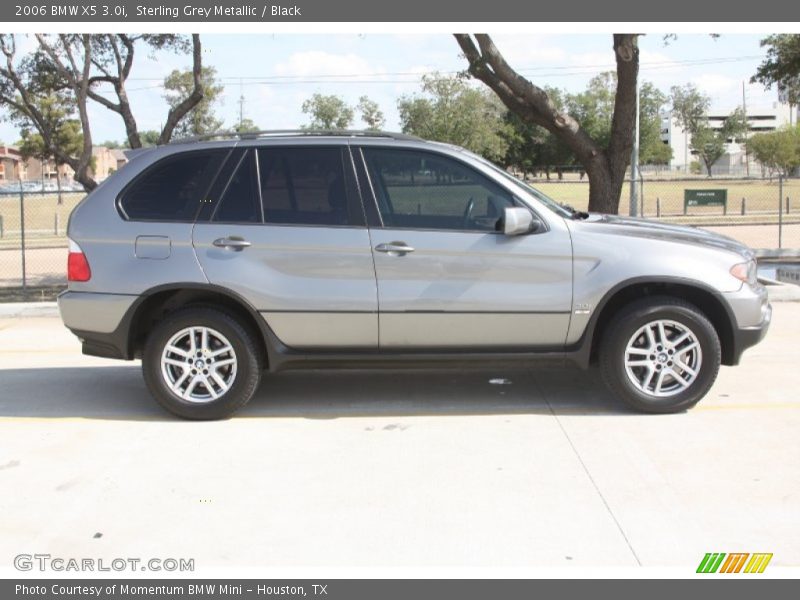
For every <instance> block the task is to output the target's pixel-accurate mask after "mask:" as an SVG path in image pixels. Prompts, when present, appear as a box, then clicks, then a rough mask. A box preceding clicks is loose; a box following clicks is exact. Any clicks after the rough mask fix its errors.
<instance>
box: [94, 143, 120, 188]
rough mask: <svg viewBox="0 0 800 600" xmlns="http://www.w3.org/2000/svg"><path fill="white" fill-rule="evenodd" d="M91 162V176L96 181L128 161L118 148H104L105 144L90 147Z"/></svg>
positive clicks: (101, 179)
mask: <svg viewBox="0 0 800 600" xmlns="http://www.w3.org/2000/svg"><path fill="white" fill-rule="evenodd" d="M92 158H93V159H94V160H93V164H92V168H91V173H92V177H93V178H94V179H95V180H96V181H103V179H105V178H106V177H108V176H109V175H111V174H112V173H114V171H117V170H119V169H120V168H121V167H122V165H124V164H125V163H126V162H128V159H127V158H125V153H124V152H123V151H122V150H119V149H118V148H106V147H105V146H95V147H94V148H92Z"/></svg>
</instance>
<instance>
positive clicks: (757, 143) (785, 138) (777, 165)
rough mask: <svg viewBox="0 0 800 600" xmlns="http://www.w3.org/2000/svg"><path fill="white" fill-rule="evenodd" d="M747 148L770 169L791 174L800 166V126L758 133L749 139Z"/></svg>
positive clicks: (783, 173) (782, 173) (784, 174)
mask: <svg viewBox="0 0 800 600" xmlns="http://www.w3.org/2000/svg"><path fill="white" fill-rule="evenodd" d="M747 149H748V151H749V152H750V153H751V154H752V155H753V156H754V157H755V159H756V160H757V161H758V162H760V163H761V164H762V165H764V166H765V167H767V168H768V169H769V170H770V171H777V172H778V173H780V174H781V175H783V176H784V177H785V176H787V175H790V174H791V173H792V171H794V169H796V168H797V167H800V126H795V127H784V128H782V129H778V130H777V131H770V132H769V133H757V134H756V135H754V136H753V137H751V138H750V139H749V140H748V142H747Z"/></svg>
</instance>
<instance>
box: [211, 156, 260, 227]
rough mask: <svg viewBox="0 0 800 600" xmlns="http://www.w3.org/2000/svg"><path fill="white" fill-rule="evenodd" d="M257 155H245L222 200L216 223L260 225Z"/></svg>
mask: <svg viewBox="0 0 800 600" xmlns="http://www.w3.org/2000/svg"><path fill="white" fill-rule="evenodd" d="M256 185H257V181H256V168H255V155H254V154H253V152H248V153H247V154H245V155H244V156H243V157H242V159H241V162H240V163H239V167H238V168H237V169H236V171H235V172H234V174H233V177H231V180H230V182H229V183H228V187H227V188H226V189H225V191H224V192H223V194H222V197H221V198H220V204H219V208H218V209H217V212H216V213H214V219H213V220H214V221H218V222H223V223H260V222H261V206H260V205H259V202H258V188H256Z"/></svg>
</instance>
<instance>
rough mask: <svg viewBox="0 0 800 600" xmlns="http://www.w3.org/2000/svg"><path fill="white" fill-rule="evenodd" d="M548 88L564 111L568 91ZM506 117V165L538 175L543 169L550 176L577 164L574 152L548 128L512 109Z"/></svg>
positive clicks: (504, 133) (550, 94)
mask: <svg viewBox="0 0 800 600" xmlns="http://www.w3.org/2000/svg"><path fill="white" fill-rule="evenodd" d="M545 91H546V92H547V95H548V97H549V98H550V99H551V101H552V102H553V104H554V105H555V106H556V107H557V108H558V109H559V110H563V109H564V103H565V96H566V95H565V94H564V92H562V91H561V90H559V89H557V88H545ZM504 118H505V122H506V125H507V127H506V129H505V130H504V132H503V136H504V137H505V139H506V143H507V144H508V150H507V152H506V155H505V157H504V159H503V161H502V162H503V164H504V165H505V166H506V167H511V168H514V169H516V170H518V171H521V172H522V173H524V174H528V173H534V174H535V173H537V172H538V171H540V170H542V171H544V172H545V173H546V174H547V178H548V179H549V178H550V172H551V171H552V170H553V169H554V168H556V169H558V168H560V167H562V166H569V165H573V164H575V157H574V155H573V154H572V151H571V150H570V149H569V148H568V147H567V146H566V145H565V144H564V143H563V142H562V141H561V140H560V139H559V138H558V137H556V136H555V135H553V134H552V133H550V132H549V131H547V130H546V129H545V128H544V127H539V126H538V125H533V124H531V123H528V122H526V121H523V120H522V118H521V117H519V116H518V115H517V114H515V113H513V112H511V111H507V112H506V114H505V117H504ZM559 174H560V172H559Z"/></svg>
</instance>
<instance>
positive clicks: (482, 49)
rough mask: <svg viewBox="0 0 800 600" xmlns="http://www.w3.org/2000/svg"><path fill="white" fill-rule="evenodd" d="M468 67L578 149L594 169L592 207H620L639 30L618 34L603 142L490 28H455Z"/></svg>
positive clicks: (524, 114) (510, 104)
mask: <svg viewBox="0 0 800 600" xmlns="http://www.w3.org/2000/svg"><path fill="white" fill-rule="evenodd" d="M455 37H456V40H457V41H458V44H459V46H460V47H461V49H462V51H463V52H464V55H465V57H466V59H467V61H468V63H469V72H470V73H471V74H472V75H473V76H474V77H475V78H477V79H479V80H481V81H483V82H484V83H485V84H486V85H488V86H489V87H490V88H491V89H492V90H493V91H494V92H495V93H496V94H497V96H498V97H499V98H500V100H501V101H502V102H503V104H505V105H506V107H507V108H508V109H509V110H511V111H512V112H514V113H515V114H517V115H519V116H520V117H521V118H522V119H523V120H524V121H526V122H529V123H532V124H535V125H539V126H541V127H544V128H545V129H547V130H548V131H550V132H551V133H552V134H553V135H555V136H556V137H558V139H559V140H560V141H561V142H563V143H564V144H565V145H566V146H567V147H568V148H569V149H570V150H571V151H572V152H573V154H574V155H575V157H576V158H577V160H578V162H580V163H581V164H582V165H583V167H584V168H585V169H586V173H587V174H588V175H589V209H590V210H593V211H599V212H607V213H616V212H617V211H618V208H619V200H620V195H621V193H622V184H623V181H624V178H625V171H626V169H627V167H628V163H629V161H630V154H631V149H632V146H633V130H634V125H635V119H636V80H637V77H638V73H639V47H638V43H637V42H638V36H637V35H635V34H614V36H613V48H614V56H615V60H616V65H617V68H616V75H617V85H616V90H615V93H614V110H613V117H612V122H611V130H610V134H609V139H608V141H607V143H602V142H599V141H598V140H595V139H593V138H592V136H591V135H590V134H589V133H588V132H587V131H586V129H584V128H583V127H582V126H581V123H580V122H579V121H577V120H576V119H575V118H574V117H572V116H571V115H569V114H568V113H565V112H564V111H563V110H559V109H558V108H557V107H556V106H555V104H554V103H553V102H552V100H551V98H550V97H549V95H548V94H547V91H546V90H545V89H543V88H542V87H540V86H537V85H535V84H533V83H532V82H531V81H529V80H528V79H526V78H525V77H523V76H522V75H520V74H519V73H518V72H516V71H515V70H514V69H513V68H512V67H511V66H510V65H509V64H508V62H507V61H506V59H505V58H504V57H503V55H502V54H501V53H500V51H499V50H498V48H497V46H495V44H494V42H493V41H492V39H491V37H490V36H488V35H486V34H474V35H471V34H465V33H457V34H455Z"/></svg>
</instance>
